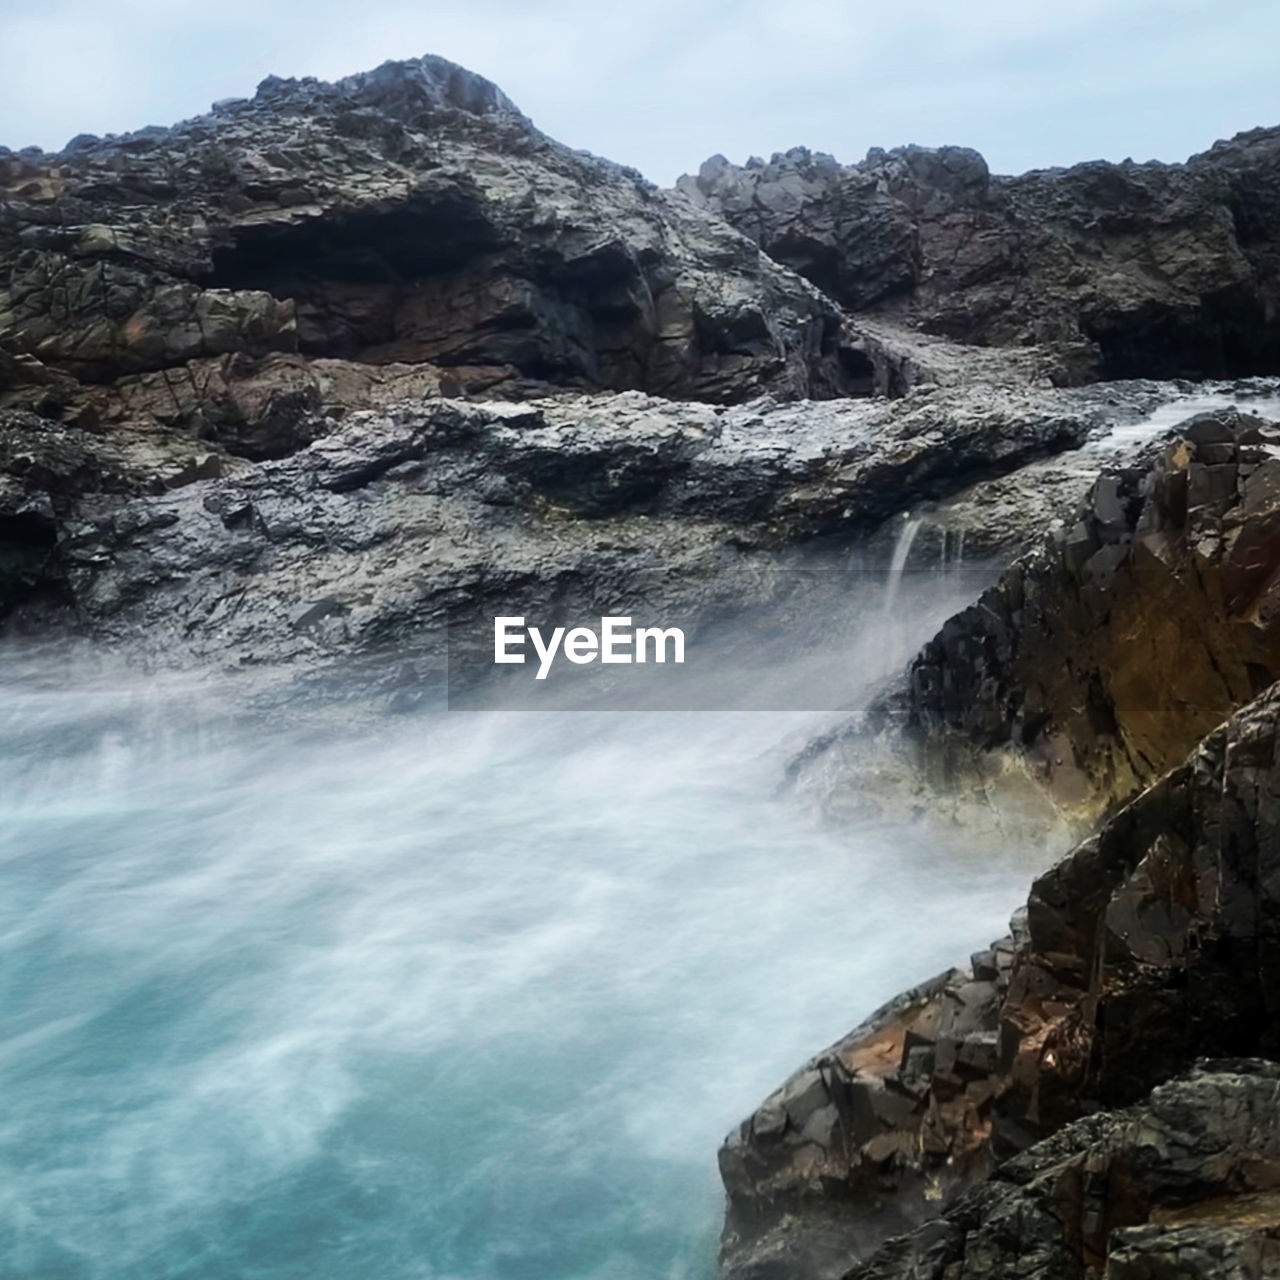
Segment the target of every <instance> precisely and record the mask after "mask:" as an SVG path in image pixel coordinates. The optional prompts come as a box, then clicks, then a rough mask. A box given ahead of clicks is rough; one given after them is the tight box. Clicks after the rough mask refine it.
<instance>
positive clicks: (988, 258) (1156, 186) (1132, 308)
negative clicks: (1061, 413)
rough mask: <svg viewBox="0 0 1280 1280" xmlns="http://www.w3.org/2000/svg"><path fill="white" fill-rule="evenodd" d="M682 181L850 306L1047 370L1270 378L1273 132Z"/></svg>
mask: <svg viewBox="0 0 1280 1280" xmlns="http://www.w3.org/2000/svg"><path fill="white" fill-rule="evenodd" d="M678 185H679V187H680V189H681V190H684V191H685V192H687V193H688V194H689V195H690V196H691V197H692V198H694V199H697V200H700V201H702V202H703V203H704V204H705V205H706V206H707V207H708V208H710V209H714V210H716V211H717V212H719V213H721V214H722V215H723V216H724V217H725V218H726V219H727V220H728V221H730V222H731V223H733V225H734V226H736V227H738V228H740V229H741V230H742V231H744V232H746V234H748V235H749V236H751V237H752V239H754V240H755V241H756V243H758V244H759V245H761V247H762V248H764V249H765V250H766V251H767V252H768V253H769V254H770V255H771V256H772V257H774V258H776V259H777V260H778V261H779V262H784V263H786V264H788V265H789V266H791V267H794V268H795V269H796V270H797V271H798V272H800V273H801V274H803V275H805V276H807V277H808V278H809V279H810V280H813V281H814V282H815V283H816V284H818V285H819V286H820V287H821V288H822V289H824V290H825V291H827V292H828V293H829V294H830V295H831V296H832V297H834V298H836V299H837V300H838V301H840V302H841V303H843V304H844V305H845V306H846V307H847V308H849V309H850V310H852V311H855V312H864V311H870V312H871V313H872V314H874V315H876V316H879V317H881V318H882V319H885V318H896V319H898V320H900V321H902V322H904V323H906V324H907V325H909V326H912V327H916V328H919V329H921V330H923V331H925V332H927V333H931V334H939V335H943V336H945V337H949V338H953V339H956V340H959V341H961V342H965V343H970V344H977V345H980V346H987V345H992V346H1012V347H1027V346H1037V345H1038V346H1041V347H1047V348H1050V349H1051V350H1053V351H1054V352H1056V356H1057V367H1056V372H1055V376H1056V377H1057V378H1058V379H1059V380H1067V381H1070V380H1073V379H1077V378H1088V377H1095V376H1100V377H1104V378H1142V377H1152V378H1173V377H1181V376H1188V377H1241V376H1247V375H1251V374H1266V373H1271V374H1274V373H1277V372H1280V327H1278V326H1277V314H1278V310H1280V231H1278V230H1277V228H1280V129H1256V130H1254V131H1252V132H1250V133H1243V134H1240V135H1238V136H1237V137H1235V138H1233V139H1232V140H1231V141H1229V142H1219V143H1217V144H1215V145H1214V146H1213V147H1212V148H1211V149H1210V150H1209V151H1206V152H1204V153H1202V154H1201V155H1197V156H1193V157H1192V158H1191V159H1190V160H1188V161H1187V162H1186V164H1174V165H1168V164H1158V163H1155V162H1152V163H1147V164H1135V163H1133V162H1132V161H1126V162H1125V163H1123V164H1107V163H1104V162H1101V161H1098V162H1093V163H1089V164H1082V165H1076V166H1075V167H1073V168H1070V169H1049V170H1039V171H1035V172H1032V173H1027V174H1023V175H1022V176H1020V177H1000V176H997V175H994V174H992V173H990V172H989V170H988V168H987V165H986V162H985V161H984V160H983V158H982V157H981V156H980V155H979V154H978V153H977V152H975V151H972V150H969V149H967V148H964V147H941V148H937V149H934V148H927V147H900V148H897V149H895V150H893V151H887V152H886V151H883V150H880V149H878V148H877V149H874V150H872V151H871V152H869V153H868V155H867V158H866V159H865V160H864V161H862V162H860V163H858V164H852V165H841V164H838V163H837V162H836V161H835V160H834V159H833V158H832V157H830V156H827V155H823V154H821V153H811V152H809V151H807V150H806V149H804V148H803V147H798V148H795V149H794V150H792V151H788V152H787V153H785V154H778V155H775V156H774V157H773V158H772V159H771V160H770V161H768V162H765V161H762V160H755V159H753V160H751V161H750V162H748V164H747V165H746V166H737V165H732V164H730V163H729V162H728V161H727V160H725V159H724V157H723V156H716V157H713V158H712V159H711V160H708V161H707V162H706V163H705V164H704V165H703V166H702V168H701V170H700V171H699V172H698V174H697V176H696V177H685V178H682V179H681V180H680V182H679V184H678Z"/></svg>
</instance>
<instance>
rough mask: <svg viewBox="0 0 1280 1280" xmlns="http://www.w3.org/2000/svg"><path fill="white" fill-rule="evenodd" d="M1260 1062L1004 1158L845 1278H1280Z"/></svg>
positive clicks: (1269, 1068)
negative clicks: (987, 1176) (942, 1211)
mask: <svg viewBox="0 0 1280 1280" xmlns="http://www.w3.org/2000/svg"><path fill="white" fill-rule="evenodd" d="M1278 1092H1280V1071H1278V1070H1277V1067H1276V1065H1275V1064H1274V1063H1272V1062H1266V1061H1259V1060H1234V1061H1233V1060H1228V1061H1207V1062H1205V1063H1204V1064H1203V1065H1202V1066H1200V1067H1199V1068H1198V1069H1197V1070H1196V1071H1194V1072H1193V1073H1192V1074H1191V1075H1189V1076H1188V1077H1187V1078H1186V1079H1182V1080H1178V1081H1175V1082H1173V1083H1170V1084H1166V1085H1163V1086H1161V1087H1160V1088H1158V1089H1156V1090H1155V1091H1154V1092H1153V1093H1152V1095H1151V1098H1150V1100H1149V1101H1147V1102H1145V1103H1143V1104H1142V1105H1140V1106H1134V1107H1132V1108H1129V1109H1127V1110H1124V1111H1120V1112H1108V1113H1103V1114H1102V1115H1100V1116H1094V1117H1090V1118H1089V1119H1088V1120H1082V1121H1079V1122H1078V1123H1076V1124H1073V1125H1071V1126H1070V1127H1069V1128H1067V1129H1064V1130H1063V1131H1062V1132H1061V1133H1060V1134H1059V1135H1057V1136H1056V1137H1055V1138H1053V1139H1050V1140H1049V1141H1047V1142H1043V1143H1041V1144H1040V1145H1038V1146H1036V1147H1033V1148H1032V1149H1031V1150H1030V1151H1028V1152H1026V1154H1025V1155H1022V1156H1019V1157H1017V1158H1015V1159H1013V1160H1010V1161H1009V1162H1008V1163H1007V1164H1005V1165H1003V1166H1002V1167H1001V1168H1000V1170H999V1172H998V1173H997V1174H996V1175H995V1176H994V1177H993V1178H992V1179H991V1180H990V1181H989V1182H985V1183H983V1184H981V1185H980V1186H977V1187H975V1188H974V1189H973V1190H972V1191H971V1192H969V1193H968V1194H967V1195H965V1196H964V1197H963V1198H962V1199H961V1200H960V1201H959V1202H958V1203H957V1204H956V1205H955V1206H954V1207H953V1208H951V1209H950V1210H948V1212H947V1213H946V1215H945V1216H944V1217H943V1218H942V1219H940V1220H939V1221H937V1222H933V1223H930V1224H929V1225H927V1226H924V1227H921V1228H919V1229H918V1230H917V1231H915V1232H914V1233H912V1234H911V1235H910V1236H908V1237H906V1238H905V1239H902V1240H897V1241H894V1242H893V1243H892V1244H889V1245H886V1246H885V1247H884V1249H882V1250H881V1251H880V1252H879V1253H878V1254H877V1255H876V1256H875V1257H874V1258H872V1259H870V1260H869V1261H868V1262H866V1263H865V1264H862V1265H858V1266H855V1267H853V1268H852V1270H850V1271H848V1272H847V1273H846V1275H845V1276H844V1277H843V1278H842V1280H948V1278H949V1277H951V1276H956V1275H963V1276H965V1277H972V1278H973V1280H987V1278H988V1277H990V1280H996V1278H997V1277H1005V1276H1014V1275H1016V1276H1019V1277H1026V1280H1086V1278H1087V1277H1092V1276H1098V1277H1104V1278H1105V1280H1224V1278H1225V1280H1262V1278H1263V1277H1266V1276H1270V1275H1274V1274H1275V1273H1276V1269H1277V1268H1278V1267H1280V1197H1278V1196H1277V1194H1276V1190H1275V1183H1276V1175H1277V1172H1278V1171H1280V1143H1278V1142H1277V1112H1276V1103H1277V1095H1278Z"/></svg>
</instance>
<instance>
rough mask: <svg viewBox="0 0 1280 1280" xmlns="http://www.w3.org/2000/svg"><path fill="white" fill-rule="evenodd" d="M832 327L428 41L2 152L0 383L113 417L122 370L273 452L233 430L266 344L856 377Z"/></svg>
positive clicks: (704, 372) (515, 384) (369, 356)
mask: <svg viewBox="0 0 1280 1280" xmlns="http://www.w3.org/2000/svg"><path fill="white" fill-rule="evenodd" d="M841 325H842V319H841V316H840V313H839V309H838V308H837V307H835V306H834V305H833V304H832V303H830V302H829V301H828V300H826V299H825V298H823V297H822V296H821V295H820V294H819V293H818V292H817V291H816V290H815V289H814V288H813V287H812V286H810V285H809V284H807V283H806V282H804V281H802V280H801V279H800V278H799V277H797V276H795V275H793V274H792V273H791V272H790V271H788V270H787V269H786V268H784V267H780V266H778V265H777V264H775V263H774V262H773V261H772V260H770V259H769V258H767V257H766V256H764V255H763V254H762V253H760V251H759V250H758V249H757V247H756V246H755V245H754V244H752V243H751V242H750V241H749V240H747V239H746V238H744V237H742V236H741V235H739V234H737V233H736V232H734V231H733V230H731V229H730V228H729V227H728V226H727V225H726V224H725V223H724V222H722V221H721V220H719V219H718V218H715V217H713V216H710V215H708V214H707V213H705V212H704V211H702V210H700V209H698V208H695V207H694V206H693V205H692V204H691V203H690V202H689V201H687V200H685V199H684V198H683V197H680V196H676V195H671V194H664V193H662V192H660V191H658V190H657V189H656V188H654V187H653V186H652V185H650V184H649V183H647V182H645V181H644V180H643V179H642V178H641V177H640V175H639V174H637V173H635V172H634V171H632V170H629V169H624V168H622V167H621V166H619V165H615V164H611V163H609V162H608V161H604V160H598V159H596V158H594V157H592V156H589V155H586V154H585V153H581V152H575V151H571V150H569V149H568V148H566V147H563V146H561V145H560V144H558V143H556V142H553V141H552V140H551V139H549V138H547V137H545V136H544V135H543V134H541V133H539V132H538V131H537V130H536V129H535V128H534V127H533V126H532V125H531V124H530V122H529V121H528V120H527V119H525V118H524V117H523V116H522V115H521V114H520V113H519V112H518V111H517V110H516V109H515V107H514V106H513V105H512V104H511V103H510V102H509V101H508V99H507V98H506V97H505V95H503V94H502V93H501V92H500V91H499V90H498V89H497V88H496V87H495V86H493V85H491V84H490V83H489V82H488V81H486V80H483V79H482V78H481V77H479V76H475V75H473V74H471V73H470V72H466V71H463V70H462V69H461V68H459V67H455V66H453V65H452V64H450V63H447V62H445V61H443V60H442V59H438V58H423V59H419V60H415V61H411V62H404V63H389V64H387V65H386V66H384V67H382V68H380V69H379V70H378V71H376V72H372V73H369V74H367V75H360V76H353V77H350V78H348V79H346V80H342V81H340V82H338V83H336V84H323V83H319V82H316V81H314V80H304V81H294V80H280V79H277V78H272V79H269V80H267V81H265V82H264V83H263V84H262V85H261V86H260V88H259V90H258V92H257V95H256V96H255V97H254V98H253V99H251V100H236V101H230V102H224V103H219V104H216V105H215V109H214V111H213V112H212V114H210V115H207V116H202V117H200V118H198V119H195V120H190V121H187V122H185V123H184V124H180V125H177V126H175V127H174V128H171V129H158V128H156V129H144V130H141V131H139V132H137V133H132V134H127V135H124V136H122V137H113V138H107V139H98V138H91V137H81V138H77V139H75V140H74V141H73V142H72V143H71V144H70V145H69V146H68V147H67V148H66V149H65V150H64V151H63V152H62V153H60V154H58V155H44V154H41V153H38V152H32V151H25V152H21V153H18V154H14V153H11V152H7V151H0V352H3V356H0V392H3V393H4V394H3V400H4V402H6V403H8V404H10V405H12V406H15V407H25V408H30V409H33V410H36V411H38V412H40V413H42V414H43V415H45V416H49V417H56V418H62V419H64V420H72V421H79V420H81V419H82V418H85V417H86V415H87V417H88V420H89V421H90V422H91V423H94V422H99V421H101V420H102V418H103V408H102V401H103V396H102V395H101V394H100V393H97V392H96V389H97V388H99V387H101V386H102V385H104V384H109V385H115V384H119V383H120V381H121V380H122V379H123V380H126V381H125V383H124V384H123V386H122V387H121V394H122V395H124V396H126V397H128V398H131V400H132V402H133V403H134V405H135V406H138V407H142V408H145V409H147V410H150V411H152V413H153V416H154V418H155V419H156V421H158V422H159V423H160V424H162V425H165V426H172V425H175V424H178V425H182V426H184V427H187V428H190V429H193V430H195V431H196V432H197V433H199V434H202V435H204V436H205V437H206V438H209V439H211V440H214V441H222V442H224V443H226V444H227V445H228V446H229V447H231V448H240V447H244V448H245V451H246V453H247V454H248V456H264V455H265V456H271V455H276V456H278V455H279V454H281V453H283V452H286V451H287V450H288V448H289V446H290V442H289V441H288V440H287V439H285V440H284V441H281V440H279V439H277V438H276V437H275V433H271V432H268V435H269V436H270V437H271V438H269V439H268V440H267V441H266V442H262V441H254V440H251V441H249V442H248V445H247V447H246V445H245V441H244V440H243V437H244V436H245V434H246V428H245V425H244V423H245V420H246V419H245V406H244V405H243V404H242V403H240V402H239V400H238V397H237V395H236V394H235V390H234V384H236V383H239V382H241V381H243V380H244V379H246V378H253V377H256V376H259V374H260V371H261V369H262V367H263V366H262V362H263V361H264V360H265V359H266V358H268V357H270V356H271V355H273V354H274V353H281V352H283V353H300V354H301V355H303V356H305V357H327V358H334V359H347V360H355V361H358V362H360V363H362V364H372V365H385V364H390V363H401V364H404V363H410V364H418V365H420V364H423V363H430V364H435V365H439V366H444V367H447V368H448V369H449V370H451V374H450V379H451V384H452V385H453V386H454V387H455V388H456V389H459V390H465V389H468V388H471V387H479V388H481V389H484V388H489V387H492V386H494V385H495V384H501V385H503V386H505V387H508V388H512V389H516V390H518V389H519V388H520V386H521V385H522V384H523V383H525V382H528V381H533V382H535V383H537V382H541V383H544V384H545V383H556V384H567V385H577V386H581V387H587V388H591V387H596V388H599V387H604V388H613V389H625V388H640V389H643V390H646V391H650V392H654V393H658V394H662V395H670V396H681V397H685V398H689V399H705V400H711V401H717V402H725V401H736V400H743V399H747V398H749V397H751V396H752V395H757V394H759V393H761V392H764V391H773V392H776V393H778V394H781V395H793V396H794V395H813V396H824V395H834V394H839V393H841V392H842V391H844V390H847V389H849V387H850V385H852V381H854V380H856V379H858V378H861V377H863V376H864V370H863V369H862V367H861V365H860V363H859V362H860V361H861V359H862V358H861V357H858V356H856V355H852V354H846V356H845V359H846V363H847V362H848V361H849V360H850V359H852V360H853V368H852V379H851V376H850V374H849V372H848V371H847V370H846V369H845V368H844V367H843V366H842V364H841V359H842V357H841V342H842V339H841ZM300 380H301V381H302V382H305V373H304V374H303V375H291V376H290V377H288V378H286V379H285V382H284V384H283V385H282V386H281V387H280V388H279V389H278V395H279V396H284V397H288V396H290V395H296V394H297V385H296V384H297V383H298V382H299V381H300ZM277 398H278V397H277ZM269 410H270V412H273V413H274V412H283V413H286V414H287V413H288V411H289V410H288V406H287V405H286V406H285V407H284V409H282V410H276V409H275V408H274V407H269ZM249 421H250V422H252V421H253V418H252V415H250V419H249ZM253 432H254V428H253V427H252V426H251V427H250V428H249V429H248V434H250V435H252V434H253Z"/></svg>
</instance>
